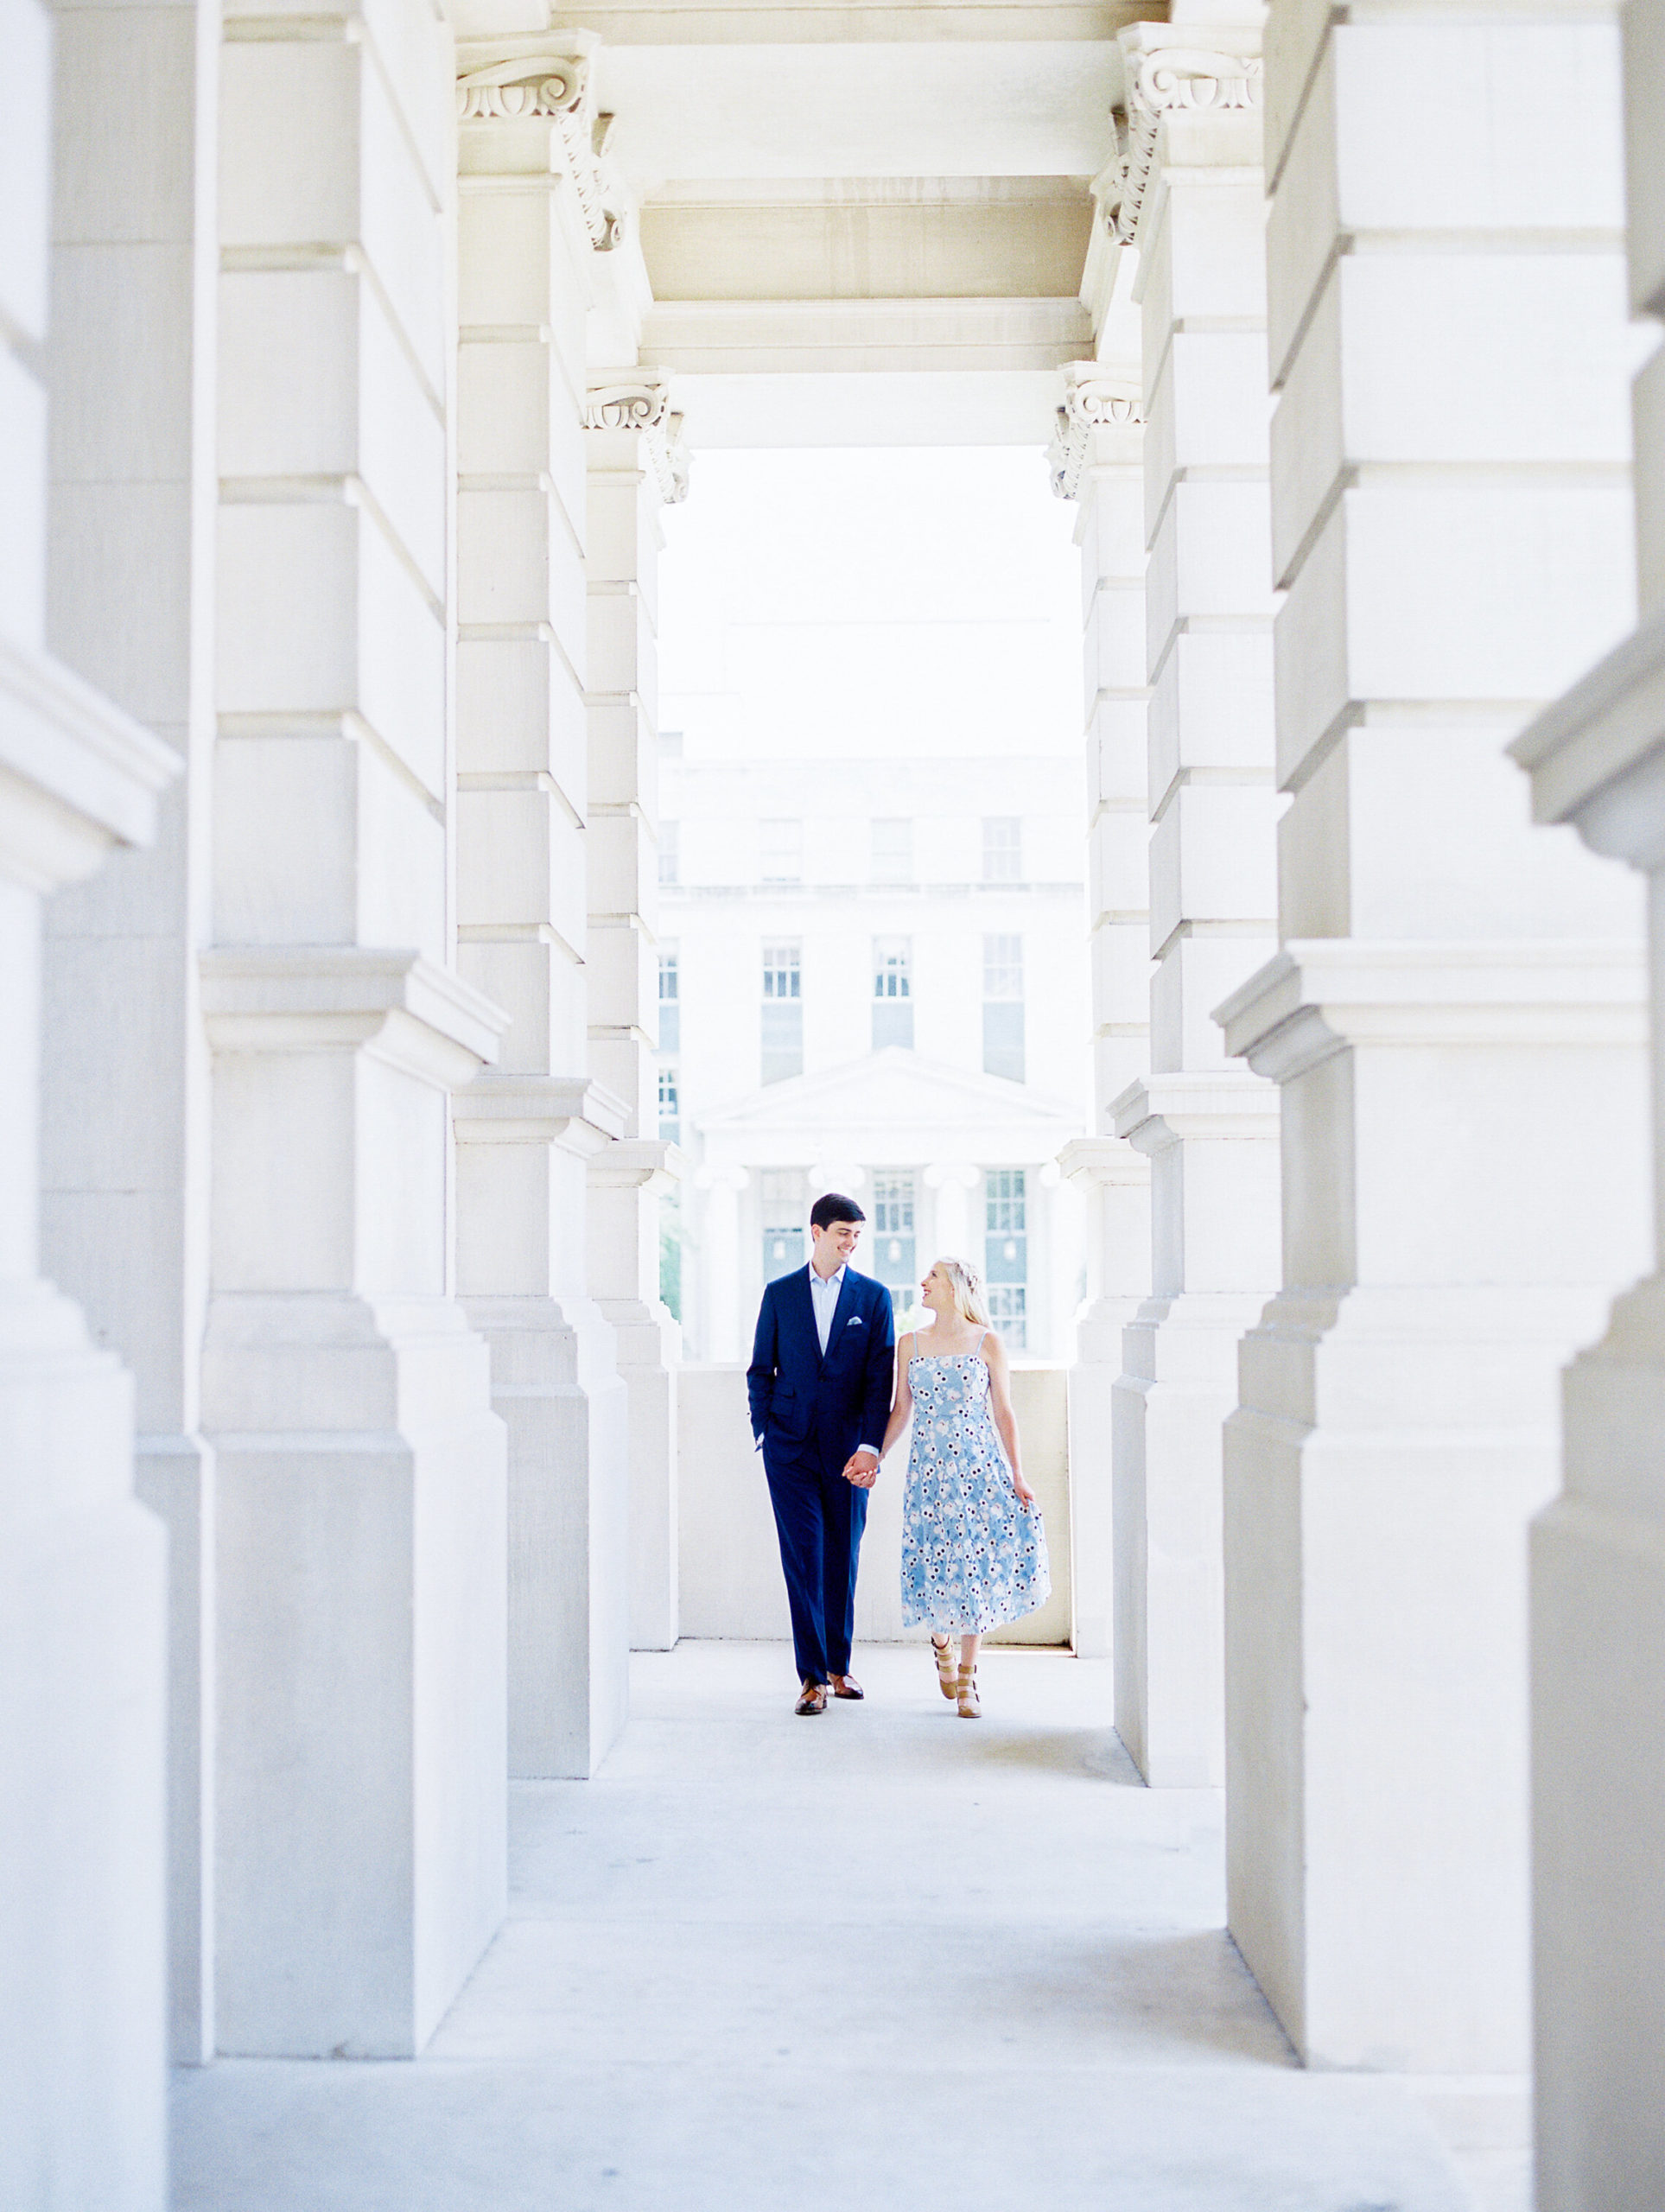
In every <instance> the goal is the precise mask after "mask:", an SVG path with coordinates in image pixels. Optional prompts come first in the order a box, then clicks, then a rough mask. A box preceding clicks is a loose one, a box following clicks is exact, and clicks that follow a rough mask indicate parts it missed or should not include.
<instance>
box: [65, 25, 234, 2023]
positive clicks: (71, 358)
mask: <svg viewBox="0 0 1665 2212" xmlns="http://www.w3.org/2000/svg"><path fill="white" fill-rule="evenodd" d="M56 48H57V53H56V60H57V73H58V80H59V88H60V97H59V99H58V101H57V103H56V111H57V113H58V116H59V118H60V127H59V130H58V133H57V149H56V150H57V167H58V183H57V190H56V194H55V197H54V253H53V308H52V319H51V329H50V340H49V345H48V368H49V375H50V380H51V388H52V389H51V417H52V454H53V462H52V476H53V486H52V505H51V524H50V532H51V554H50V562H49V586H48V607H47V627H48V644H49V645H50V647H51V649H52V650H53V652H54V653H55V654H56V655H57V657H58V658H60V659H61V660H62V661H64V662H65V663H66V664H67V665H68V666H70V667H72V668H73V669H75V670H77V671H79V673H80V674H81V675H83V676H85V677H88V678H90V679H91V680H92V682H93V683H97V684H98V685H99V686H100V687H101V689H102V690H104V691H105V693H106V694H107V696H109V697H111V698H112V699H114V700H115V701H116V702H118V704H119V705H121V706H123V707H124V708H125V709H127V710H128V711H129V712H130V714H132V715H136V716H137V717H138V718H139V719H140V720H141V721H143V722H145V723H146V724H148V725H149V728H151V729H152V730H154V731H155V732H156V733H157V734H159V735H161V736H162V737H164V738H165V739H166V740H167V741H168V744H169V745H170V746H171V747H173V748H174V749H175V753H176V754H177V756H178V759H179V762H180V766H181V771H182V772H181V774H180V776H179V777H178V779H177V780H176V781H175V782H174V783H173V784H172V785H170V787H169V789H168V793H167V795H166V797H165V798H164V800H163V803H162V834H161V836H160V837H159V838H158V839H157V841H156V843H155V844H154V845H153V846H151V847H150V848H149V849H146V850H144V851H142V852H139V851H130V852H125V853H122V854H119V855H116V856H115V859H114V861H113V864H112V865H111V867H109V868H104V869H101V870H100V871H99V873H98V874H96V875H94V876H93V877H92V879H91V880H89V881H87V882H86V883H85V884H83V885H81V886H79V887H77V888H76V889H74V890H73V891H71V892H67V893H65V894H64V895H63V896H62V897H61V898H60V899H55V900H54V902H53V903H52V905H51V906H49V907H48V912H47V934H46V944H45V968H44V976H43V982H44V988H45V994H46V1006H47V1022H46V1032H45V1038H44V1058H43V1065H42V1071H41V1077H42V1086H43V1092H44V1105H45V1111H44V1115H43V1117H42V1146H41V1202H42V1214H41V1240H42V1252H43V1259H44V1263H45V1266H46V1268H47V1271H48V1274H50V1275H51V1276H52V1277H53V1279H54V1281H58V1282H60V1283H61V1284H62V1285H63V1287H65V1289H66V1290H67V1291H68V1292H69V1293H70V1294H72V1295H73V1296H74V1297H75V1298H76V1299H77V1300H79V1301H80V1303H81V1304H82V1306H84V1307H85V1309H86V1314H87V1319H88V1321H89V1324H90V1325H91V1327H92V1331H93V1332H94V1334H95V1336H96V1337H97V1338H98V1339H99V1341H100V1342H101V1343H104V1344H112V1345H115V1346H118V1348H119V1350H120V1351H121V1353H122V1356H123V1357H124V1359H125V1360H126V1361H128V1362H129V1363H130V1365H131V1367H132V1370H133V1375H134V1383H135V1387H136V1390H137V1422H138V1437H137V1482H138V1491H139V1495H140V1497H143V1499H144V1501H145V1502H146V1503H147V1504H149V1505H150V1506H152V1507H153V1508H154V1509H155V1510H156V1512H157V1513H159V1514H160V1515H161V1516H162V1519H163V1520H164V1522H166V1523H167V1528H168V1566H169V1575H168V1580H169V1586H170V1609H169V1610H170V1630H169V1667H168V1676H169V1686H168V1739H169V1740H168V1799H169V1817H168V1827H169V1898H168V1934H169V1971H168V1985H169V2011H170V2016H171V2044H172V2054H173V2056H174V2058H175V2061H176V2062H179V2063H201V2062H202V2061H203V2060H204V2059H206V2058H207V2057H209V2056H212V2054H213V1635H214V1630H213V1554H214V1527H213V1498H214V1483H213V1453H212V1452H211V1451H210V1450H209V1448H208V1446H207V1444H206V1443H205V1441H204V1439H203V1436H202V1433H201V1422H200V1348H201V1337H202V1324H203V1309H204V1305H205V1301H206V1299H207V1282H208V1255H207V1243H208V1232H207V1224H208V1053H207V1041H206V1039H205V1038H204V1036H203V1033H202V1025H201V1019H200V1008H199V1007H198V1004H197V969H196V963H197V954H198V952H199V951H200V949H201V947H202V945H203V944H204V943H205V941H206V938H207V927H208V911H209V901H208V823H209V804H208V801H209V791H210V784H211V780H212V759H213V649H212V639H213V533H214V501H215V496H216V489H217V475H218V471H217V468H216V465H215V454H214V411H213V356H214V324H215V288H216V285H217V283H218V281H219V272H218V259H219V240H218V238H217V235H216V228H215V167H216V158H217V156H216V146H215V130H214V125H215V116H216V110H217V105H218V103H217V98H216V91H217V79H218V69H219V10H218V8H217V7H215V6H210V7H207V8H202V9H199V8H196V7H189V6H176V5H169V6H162V7H146V8H143V9H134V8H129V7H124V6H119V5H118V6H105V5H99V4H94V5H79V4H77V5H63V6H60V9H59V11H58V17H57V26H56ZM162 83H165V84H166V85H167V86H168V88H169V90H168V97H167V98H166V99H152V98H149V97H146V96H144V95H143V94H142V93H141V92H140V91H139V90H138V88H139V87H140V86H144V85H149V84H162Z"/></svg>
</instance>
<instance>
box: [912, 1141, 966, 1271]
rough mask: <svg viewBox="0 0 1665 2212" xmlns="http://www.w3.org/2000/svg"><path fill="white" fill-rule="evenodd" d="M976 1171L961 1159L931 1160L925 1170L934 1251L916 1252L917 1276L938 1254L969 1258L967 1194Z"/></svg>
mask: <svg viewBox="0 0 1665 2212" xmlns="http://www.w3.org/2000/svg"><path fill="white" fill-rule="evenodd" d="M978 1172H979V1171H978V1170H977V1169H976V1168H975V1167H974V1166H971V1165H970V1163H969V1161H967V1160H932V1161H931V1165H930V1166H928V1167H927V1168H926V1169H925V1188H926V1190H928V1191H931V1192H934V1193H935V1194H936V1200H937V1203H936V1207H935V1211H934V1218H933V1223H932V1235H933V1236H934V1238H935V1241H936V1249H935V1250H934V1251H932V1252H931V1253H929V1254H926V1253H919V1254H918V1255H917V1256H918V1260H919V1268H920V1273H921V1274H923V1273H924V1272H925V1268H927V1267H928V1266H929V1265H930V1264H931V1261H932V1260H934V1259H936V1258H937V1256H938V1255H942V1256H944V1257H946V1258H948V1259H970V1258H972V1256H973V1251H974V1246H973V1240H972V1235H971V1211H970V1200H971V1193H972V1192H973V1191H975V1188H976V1187H977V1175H978Z"/></svg>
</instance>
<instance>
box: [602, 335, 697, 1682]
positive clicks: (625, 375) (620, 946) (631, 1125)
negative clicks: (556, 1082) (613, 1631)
mask: <svg viewBox="0 0 1665 2212" xmlns="http://www.w3.org/2000/svg"><path fill="white" fill-rule="evenodd" d="M584 420H585V424H586V427H587V429H588V436H587V438H586V440H585V445H586V448H587V451H588V462H589V508H588V515H589V530H588V575H589V660H588V704H589V835H588V856H589V879H588V880H589V936H588V962H589V1039H590V1067H591V1070H592V1071H593V1073H594V1076H595V1077H596V1078H597V1080H598V1081H599V1082H601V1083H603V1084H606V1085H607V1089H608V1090H611V1091H613V1093H614V1094H615V1095H616V1096H618V1097H620V1098H622V1099H623V1100H624V1101H625V1103H626V1124H625V1127H626V1140H627V1141H626V1142H625V1143H624V1144H621V1145H613V1146H610V1147H608V1148H607V1151H605V1152H602V1153H598V1154H596V1156H595V1158H594V1160H593V1161H592V1162H591V1164H590V1275H591V1285H592V1287H593V1289H594V1293H595V1295H596V1298H597V1300H598V1301H599V1303H600V1305H601V1311H602V1313H604V1314H605V1315H606V1316H607V1319H608V1321H609V1322H610V1323H611V1324H612V1325H613V1330H614V1332H615V1334H616V1337H617V1340H618V1346H619V1371H620V1375H621V1376H623V1377H624V1381H625V1386H626V1390H627V1391H628V1393H629V1398H630V1563H631V1571H630V1622H631V1628H630V1640H631V1642H632V1644H633V1645H635V1646H636V1647H637V1648H638V1649H641V1650H650V1651H668V1650H670V1648H671V1647H672V1645H673V1644H674V1643H676V1641H677V1375H676V1370H677V1361H678V1360H679V1358H680V1357H681V1354H682V1332H681V1330H680V1329H679V1328H678V1327H677V1324H676V1322H675V1320H674V1319H672V1318H671V1315H670V1311H669V1309H668V1308H667V1307H666V1306H665V1305H664V1302H663V1301H662V1300H661V1299H660V1297H659V1198H660V1194H661V1193H662V1192H664V1191H667V1190H670V1189H672V1188H674V1187H675V1184H676V1182H677V1180H678V1179H680V1176H681V1160H682V1155H681V1154H680V1153H679V1151H678V1150H677V1147H676V1146H675V1145H671V1144H664V1143H662V1142H660V1141H659V1137H658V1111H659V1109H658V1068H657V1066H656V1065H655V1061H654V1052H655V1048H656V1046H657V1045H658V1022H659V971H658V905H659V861H658V851H659V849H658V817H659V799H658V698H659V671H658V567H659V553H660V550H661V548H662V546H663V543H664V538H663V536H662V533H661V531H660V527H659V510H660V508H661V506H663V505H666V504H669V503H674V502H675V501H677V500H679V499H683V498H684V497H685V496H686V494H687V490H688V458H687V454H686V452H685V450H684V449H683V446H682V444H681V441H680V432H681V429H682V417H681V416H680V415H678V414H677V413H675V412H674V411H673V410H672V409H671V406H670V386H669V382H668V379H667V378H665V376H664V373H663V372H661V371H659V370H657V369H651V368H634V369H632V368H621V369H595V368H592V370H591V372H590V377H589V389H588V399H587V403H586V407H585V415H584Z"/></svg>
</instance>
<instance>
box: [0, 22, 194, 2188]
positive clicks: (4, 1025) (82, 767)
mask: <svg viewBox="0 0 1665 2212" xmlns="http://www.w3.org/2000/svg"><path fill="white" fill-rule="evenodd" d="M51 37H52V34H51V25H50V22H49V19H48V14H47V11H46V10H44V9H41V8H40V7H38V6H36V5H35V4H33V0H22V4H21V5H19V6H18V7H16V8H15V9H13V10H11V11H10V15H9V16H8V22H7V30H6V54H5V60H6V85H5V92H4V95H3V101H0V107H3V112H0V139H3V143H4V144H5V149H6V175H7V184H8V188H7V190H6V192H5V193H4V194H0V1866H4V1868H5V1870H6V1872H5V1881H4V1885H3V1888H0V2078H3V2080H4V2082H5V2084H6V2087H5V2091H4V2094H3V2095H0V2202H4V2203H6V2204H7V2205H16V2206H17V2207H19V2208H20V2212H46V2208H47V2207H48V2206H49V2207H51V2208H53V2212H59V2208H61V2209H62V2212H162V2204H163V2202H164V2199H165V2196H166V2152H165V2132H164V2123H163V2103H162V2100H163V2092H164V2071H163V2069H164V2063H165V2059H166V2052H167V2042H166V1991H165V1976H166V1966H165V1954H164V1940H165V1939H164V1912H165V1903H164V1866H165V1858H164V1853H165V1841H164V1820H165V1815H164V1792H165V1747H164V1713H163V1697H164V1669H165V1635H166V1624H165V1609H166V1595H165V1561H164V1540H163V1536H162V1529H161V1528H160V1527H159V1525H158V1524H157V1522H156V1520H155V1519H154V1518H153V1516H151V1515H150V1514H149V1512H147V1511H146V1510H144V1509H143V1507H142V1506H140V1505H139V1504H138V1503H137V1502H136V1500H135V1498H134V1496H133V1453H132V1443H133V1399H132V1389H131V1384H130V1380H129V1377H128V1376H127V1375H126V1374H125V1373H124V1371H123V1370H122V1369H121V1368H120V1367H119V1366H118V1364H117V1362H116V1360H115V1358H114V1357H113V1356H112V1354H111V1353H110V1352H109V1351H102V1350H97V1349H95V1348H94V1345H93V1344H92V1340H91V1338H89V1335H88V1332H87V1329H86V1325H85V1324H84V1322H83V1320H82V1318H81V1315H80V1313H79V1309H78V1308H77V1307H76V1306H74V1305H73V1304H72V1303H71V1302H70V1300H68V1299H67V1298H66V1297H64V1296H62V1295H61V1294H60V1293H59V1292H58V1291H56V1290H55V1289H54V1287H53V1286H52V1285H51V1283H49V1282H48V1281H43V1280H42V1278H41V1273H40V1233H39V1231H40V1189H39V1160H40V1140H41V1085H40V1071H41V1014H42V1005H41V907H42V903H43V901H44V899H45V898H46V897H47V896H48V894H49V893H53V892H54V891H57V890H59V889H60V887H61V886H63V885H65V884H68V883H73V882H75V881H77V880H79V879H80V878H82V877H84V876H86V875H87V874H90V873H91V872H92V870H93V869H94V868H97V867H98V866H99V862H100V861H102V860H103V859H104V857H105V854H106V853H107V852H108V850H109V849H110V847H111V844H112V843H113V842H118V841H123V842H141V841H143V840H144V839H146V838H149V836H152V835H153V834H154V831H155V826H156V794H157V793H158V791H161V790H162V788H163V787H164V785H166V784H167V782H168V779H169V778H170V777H171V776H172V775H173V774H174V773H175V770H176V766H177V763H176V760H175V754H174V753H173V752H172V751H171V749H170V748H168V747H166V746H163V745H162V744H161V743H159V742H158V741H157V740H156V738H154V737H153V736H151V735H150V734H149V732H147V731H145V730H143V729H141V728H138V727H137V724H135V723H134V722H132V721H130V720H129V719H128V717H127V716H126V715H124V714H122V713H120V712H119V711H118V709H115V708H113V707H111V705H110V704H109V702H107V701H106V700H105V698H104V697H103V696H101V695H100V694H99V693H98V692H95V691H94V690H92V689H91V687H90V686H89V685H87V684H86V683H83V682H82V681H81V680H80V679H79V677H75V676H73V675H72V674H71V673H70V671H68V670H67V669H65V668H64V667H62V666H61V665H60V664H59V663H58V662H57V661H56V660H54V659H53V658H49V657H48V654H47V652H46V651H45V645H44V640H45V631H46V606H47V596H48V594H47V513H48V456H47V404H46V392H45V391H44V390H43V388H42V384H41V378H40V371H41V362H42V359H43V349H44V347H45V346H46V342H47V338H48V314H47V310H48V289H49V288H48V203H49V199H50V192H51V168H52V153H51V149H52V141H53V127H54V109H55V106H56V103H55V102H54V97H53V84H52V46H51ZM44 358H46V359H48V360H49V359H50V357H49V356H44ZM57 1010H58V1013H59V1014H60V1017H61V1016H62V1015H64V1014H67V1013H69V1012H71V1011H79V1009H71V1008H69V1007H67V1005H66V1004H65V1002H64V1001H62V1000H60V1001H58V1009H57Z"/></svg>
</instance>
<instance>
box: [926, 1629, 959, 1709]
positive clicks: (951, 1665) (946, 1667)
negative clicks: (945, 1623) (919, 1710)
mask: <svg viewBox="0 0 1665 2212" xmlns="http://www.w3.org/2000/svg"><path fill="white" fill-rule="evenodd" d="M931 1649H932V1651H934V1652H935V1653H936V1655H937V1683H938V1685H939V1686H940V1688H941V1689H942V1693H943V1695H944V1697H945V1698H948V1699H950V1700H952V1699H953V1698H954V1697H955V1696H956V1694H957V1692H958V1689H959V1681H960V1677H959V1670H958V1668H957V1667H956V1663H955V1659H954V1640H953V1638H952V1637H947V1636H945V1637H944V1638H943V1640H942V1642H941V1643H937V1639H936V1637H934V1636H933V1637H931Z"/></svg>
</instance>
